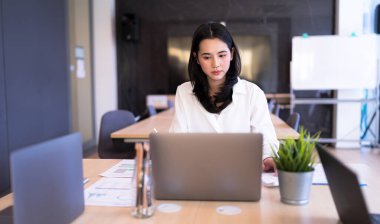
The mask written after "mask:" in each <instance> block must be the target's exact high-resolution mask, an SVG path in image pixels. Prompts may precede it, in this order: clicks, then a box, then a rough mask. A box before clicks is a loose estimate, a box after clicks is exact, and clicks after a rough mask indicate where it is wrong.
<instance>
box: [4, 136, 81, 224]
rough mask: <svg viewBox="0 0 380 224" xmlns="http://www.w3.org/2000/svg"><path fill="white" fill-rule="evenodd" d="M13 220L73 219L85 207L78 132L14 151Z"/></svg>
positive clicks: (52, 221)
mask: <svg viewBox="0 0 380 224" xmlns="http://www.w3.org/2000/svg"><path fill="white" fill-rule="evenodd" d="M11 182H12V191H13V215H14V216H13V219H14V223H16V224H17V223H31V224H34V223H36V224H37V223H38V224H41V223H70V222H72V221H73V220H74V219H75V218H76V217H77V216H79V215H80V214H81V213H82V212H83V210H84V196H83V170H82V139H81V135H80V134H79V133H74V134H70V135H66V136H63V137H60V138H56V139H53V140H50V141H46V142H42V143H39V144H36V145H32V146H29V147H26V148H23V149H20V150H17V151H15V152H13V153H12V154H11Z"/></svg>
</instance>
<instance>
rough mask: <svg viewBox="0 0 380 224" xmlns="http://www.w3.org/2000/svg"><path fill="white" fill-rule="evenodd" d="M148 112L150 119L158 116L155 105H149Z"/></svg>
mask: <svg viewBox="0 0 380 224" xmlns="http://www.w3.org/2000/svg"><path fill="white" fill-rule="evenodd" d="M148 111H149V116H150V117H151V116H154V115H156V114H157V110H156V108H155V107H154V106H153V105H148Z"/></svg>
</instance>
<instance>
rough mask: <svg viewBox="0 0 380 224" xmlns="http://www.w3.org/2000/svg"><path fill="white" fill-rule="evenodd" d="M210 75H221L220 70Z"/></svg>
mask: <svg viewBox="0 0 380 224" xmlns="http://www.w3.org/2000/svg"><path fill="white" fill-rule="evenodd" d="M211 73H212V74H214V75H219V74H221V73H222V71H221V70H220V71H212V72H211Z"/></svg>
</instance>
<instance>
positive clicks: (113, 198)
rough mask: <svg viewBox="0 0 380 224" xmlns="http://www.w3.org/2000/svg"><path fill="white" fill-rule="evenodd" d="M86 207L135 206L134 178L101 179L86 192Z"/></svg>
mask: <svg viewBox="0 0 380 224" xmlns="http://www.w3.org/2000/svg"><path fill="white" fill-rule="evenodd" d="M84 198H85V204H86V205H94V206H120V207H130V206H132V205H133V191H132V178H101V179H99V180H98V181H97V182H95V183H94V184H93V185H91V186H90V187H89V188H87V189H86V190H85V191H84Z"/></svg>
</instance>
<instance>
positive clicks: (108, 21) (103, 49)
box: [92, 0, 117, 138]
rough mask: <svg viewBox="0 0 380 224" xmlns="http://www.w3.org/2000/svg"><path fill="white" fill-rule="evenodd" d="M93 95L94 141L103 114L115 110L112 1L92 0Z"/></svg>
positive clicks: (114, 48)
mask: <svg viewBox="0 0 380 224" xmlns="http://www.w3.org/2000/svg"><path fill="white" fill-rule="evenodd" d="M92 5H93V21H92V22H93V44H94V92H95V94H94V95H95V120H96V122H95V124H96V138H98V136H99V128H100V120H101V117H102V115H103V114H104V113H106V112H107V111H110V110H115V109H117V68H116V38H115V2H114V0H93V1H92Z"/></svg>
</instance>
